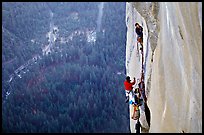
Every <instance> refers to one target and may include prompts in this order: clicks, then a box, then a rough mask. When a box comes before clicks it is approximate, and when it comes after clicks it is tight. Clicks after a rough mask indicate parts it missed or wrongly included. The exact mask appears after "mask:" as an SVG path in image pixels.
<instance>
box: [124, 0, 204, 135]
mask: <svg viewBox="0 0 204 135" xmlns="http://www.w3.org/2000/svg"><path fill="white" fill-rule="evenodd" d="M136 22H138V23H139V24H140V25H141V26H142V27H143V33H144V37H143V38H144V39H143V42H144V63H141V54H140V51H138V48H137V40H136V39H137V36H136V33H135V28H134V24H135V23H136ZM126 25H127V43H126V71H127V75H129V76H130V77H131V79H133V77H136V78H140V76H141V64H143V65H144V72H145V86H146V89H145V91H146V95H147V105H148V107H149V109H150V114H151V120H150V123H151V124H150V126H148V124H147V121H146V119H145V114H144V110H143V109H142V108H141V110H142V112H141V118H140V121H141V125H142V126H143V129H146V130H142V132H146V131H147V130H148V132H150V133H151V132H176V133H182V132H185V133H192V132H193V133H194V132H198V133H201V132H202V3H201V2H182V3H179V2H167V3H165V2H128V3H127V5H126ZM131 111H132V107H131V105H130V116H131ZM130 119H131V118H130ZM135 123H136V121H134V120H130V129H131V132H135V128H134V127H135Z"/></svg>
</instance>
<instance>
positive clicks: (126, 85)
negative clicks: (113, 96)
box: [124, 80, 135, 91]
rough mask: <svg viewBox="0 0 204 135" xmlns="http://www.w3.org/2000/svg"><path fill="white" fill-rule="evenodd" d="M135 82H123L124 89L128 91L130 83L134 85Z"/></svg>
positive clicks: (130, 87) (130, 86) (130, 88)
mask: <svg viewBox="0 0 204 135" xmlns="http://www.w3.org/2000/svg"><path fill="white" fill-rule="evenodd" d="M134 84H135V80H134V81H133V82H132V83H131V82H128V81H125V82H124V85H125V90H129V91H131V90H132V88H133V87H132V85H134Z"/></svg>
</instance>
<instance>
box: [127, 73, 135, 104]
mask: <svg viewBox="0 0 204 135" xmlns="http://www.w3.org/2000/svg"><path fill="white" fill-rule="evenodd" d="M135 82H136V81H135V78H134V81H133V82H132V83H131V80H130V77H129V76H127V77H126V80H125V82H124V86H125V93H126V103H127V102H128V101H129V94H130V92H132V89H133V85H134V84H135Z"/></svg>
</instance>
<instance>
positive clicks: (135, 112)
mask: <svg viewBox="0 0 204 135" xmlns="http://www.w3.org/2000/svg"><path fill="white" fill-rule="evenodd" d="M133 108H134V110H133V115H132V119H133V120H137V119H139V118H140V109H139V106H138V105H134V104H133Z"/></svg>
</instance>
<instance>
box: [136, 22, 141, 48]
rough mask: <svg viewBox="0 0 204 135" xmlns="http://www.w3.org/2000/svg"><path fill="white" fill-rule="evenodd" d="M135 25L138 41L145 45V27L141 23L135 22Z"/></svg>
mask: <svg viewBox="0 0 204 135" xmlns="http://www.w3.org/2000/svg"><path fill="white" fill-rule="evenodd" d="M135 27H136V28H135V32H136V33H137V36H138V37H137V41H138V42H139V43H140V44H141V45H142V46H143V28H142V27H141V26H140V25H139V23H135ZM141 50H142V49H141Z"/></svg>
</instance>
